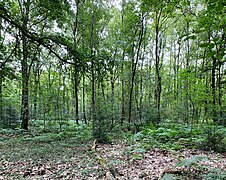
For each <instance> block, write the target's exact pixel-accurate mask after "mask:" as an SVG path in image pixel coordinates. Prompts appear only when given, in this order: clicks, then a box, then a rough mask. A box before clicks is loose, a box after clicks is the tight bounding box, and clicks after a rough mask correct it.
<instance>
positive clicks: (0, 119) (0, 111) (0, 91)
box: [0, 70, 3, 122]
mask: <svg viewBox="0 0 226 180" xmlns="http://www.w3.org/2000/svg"><path fill="white" fill-rule="evenodd" d="M2 82H3V78H2V71H1V70H0V122H2V120H3V119H2V115H3V99H2Z"/></svg>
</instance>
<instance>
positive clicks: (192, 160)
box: [176, 156, 208, 167]
mask: <svg viewBox="0 0 226 180" xmlns="http://www.w3.org/2000/svg"><path fill="white" fill-rule="evenodd" d="M204 160H208V158H207V157H206V156H192V157H190V158H188V159H184V160H182V161H181V162H180V163H178V164H177V165H176V166H179V167H181V166H185V167H192V166H197V165H198V163H199V162H200V161H204Z"/></svg>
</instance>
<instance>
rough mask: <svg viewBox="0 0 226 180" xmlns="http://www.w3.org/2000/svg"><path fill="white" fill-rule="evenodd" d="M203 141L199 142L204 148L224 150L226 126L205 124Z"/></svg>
mask: <svg viewBox="0 0 226 180" xmlns="http://www.w3.org/2000/svg"><path fill="white" fill-rule="evenodd" d="M203 137H204V139H203V141H202V142H201V143H200V145H201V147H202V148H203V149H205V150H214V151H217V152H225V151H226V143H225V142H224V139H225V138H226V128H224V127H222V126H215V125H213V126H207V127H205V128H204V129H203Z"/></svg>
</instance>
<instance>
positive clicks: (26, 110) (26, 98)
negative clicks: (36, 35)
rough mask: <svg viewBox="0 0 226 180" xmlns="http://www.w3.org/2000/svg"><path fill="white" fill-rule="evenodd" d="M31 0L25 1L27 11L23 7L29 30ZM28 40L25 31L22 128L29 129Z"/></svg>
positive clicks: (24, 21)
mask: <svg viewBox="0 0 226 180" xmlns="http://www.w3.org/2000/svg"><path fill="white" fill-rule="evenodd" d="M29 7H30V1H29V0H28V1H27V2H26V3H25V12H24V11H23V10H22V9H21V12H22V14H23V29H24V30H27V24H28V18H29V17H28V16H29ZM27 46H28V41H27V38H26V35H25V34H24V32H22V48H23V59H22V60H21V67H22V105H21V128H22V129H25V130H27V129H28V121H29V88H28V85H29V66H28V47H27Z"/></svg>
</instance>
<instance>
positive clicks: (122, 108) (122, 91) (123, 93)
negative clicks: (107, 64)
mask: <svg viewBox="0 0 226 180" xmlns="http://www.w3.org/2000/svg"><path fill="white" fill-rule="evenodd" d="M124 5H125V2H124V0H122V14H121V20H122V27H124ZM124 60H125V48H124V46H123V52H122V65H121V77H122V79H121V82H122V83H121V98H122V101H121V121H120V123H121V125H123V123H124V121H125V92H124V84H125V82H124Z"/></svg>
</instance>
